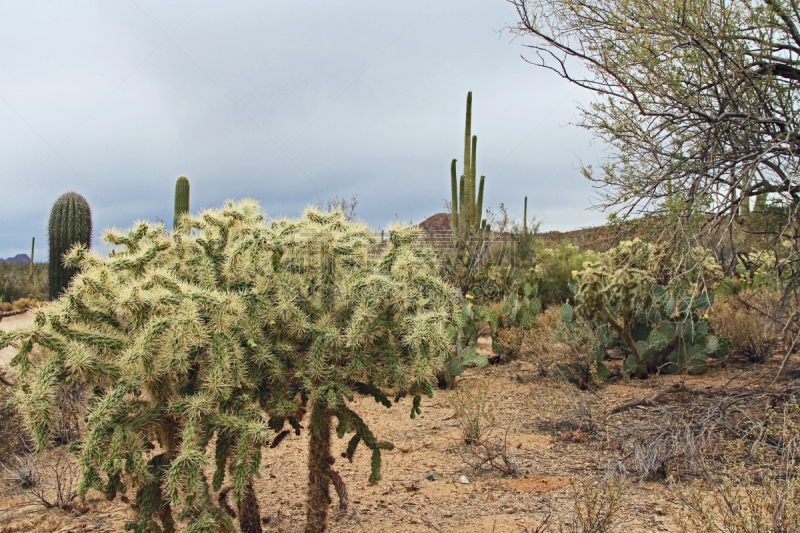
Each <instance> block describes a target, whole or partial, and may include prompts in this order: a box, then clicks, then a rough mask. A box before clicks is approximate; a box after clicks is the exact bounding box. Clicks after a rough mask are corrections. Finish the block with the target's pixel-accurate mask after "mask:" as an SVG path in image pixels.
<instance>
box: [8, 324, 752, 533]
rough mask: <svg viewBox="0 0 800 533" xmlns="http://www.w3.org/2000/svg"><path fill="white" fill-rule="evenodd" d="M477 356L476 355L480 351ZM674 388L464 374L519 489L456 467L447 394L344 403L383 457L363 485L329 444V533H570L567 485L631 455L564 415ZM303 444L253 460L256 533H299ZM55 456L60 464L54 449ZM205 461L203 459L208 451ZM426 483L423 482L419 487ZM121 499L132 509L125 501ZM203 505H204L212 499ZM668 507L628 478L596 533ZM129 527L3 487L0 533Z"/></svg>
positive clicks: (516, 372)
mask: <svg viewBox="0 0 800 533" xmlns="http://www.w3.org/2000/svg"><path fill="white" fill-rule="evenodd" d="M13 318H14V319H13V320H12V319H7V320H8V321H6V320H3V321H2V322H0V327H3V328H9V327H18V326H19V325H21V324H25V323H29V322H30V321H31V320H32V316H31V314H30V313H28V314H26V315H21V316H19V317H13ZM482 340H483V339H482ZM484 342H485V341H484ZM481 348H482V349H485V348H487V347H486V346H485V344H482V345H481ZM4 355H5V354H4ZM740 375H741V368H733V367H728V368H716V369H714V370H713V371H712V372H710V373H709V374H708V375H705V376H689V377H687V378H686V383H685V385H686V386H687V387H688V388H689V389H691V390H696V391H700V390H706V389H710V388H711V387H714V388H718V387H721V386H724V385H725V384H728V383H731V381H732V380H737V379H739V377H737V376H740ZM678 379H679V377H678V376H668V375H662V376H655V377H652V378H650V379H648V380H645V381H639V380H632V381H630V382H624V381H622V380H620V379H617V380H613V381H612V382H610V383H606V384H604V385H602V386H600V387H598V388H597V390H595V391H578V390H577V389H576V388H575V387H572V386H570V385H565V384H563V383H559V382H557V381H556V380H554V379H552V378H548V377H542V376H541V375H540V372H539V367H538V366H537V365H536V364H535V362H529V361H527V362H522V361H517V362H512V363H510V364H507V365H502V366H492V367H489V368H487V369H483V370H480V369H474V368H472V369H468V370H467V371H466V372H465V373H464V375H462V376H461V377H460V378H459V386H460V387H462V388H465V389H468V390H472V391H475V390H478V387H479V386H482V385H487V384H488V391H489V392H488V396H487V399H486V404H487V405H488V406H489V408H490V409H491V410H492V412H493V413H494V415H495V417H496V430H495V435H497V436H498V438H499V439H500V441H504V442H505V443H506V445H507V450H508V451H509V453H511V454H512V455H513V456H514V459H515V460H516V461H517V463H518V464H519V467H520V475H521V477H519V478H515V477H512V476H509V475H504V474H502V473H500V472H498V471H497V470H493V469H490V468H482V469H475V468H473V467H472V466H470V465H469V464H468V461H469V459H470V457H471V455H470V453H471V452H470V447H468V446H466V445H465V444H464V439H463V435H462V433H461V432H460V429H459V421H458V418H457V417H456V416H455V411H454V409H453V407H452V399H453V398H454V396H455V395H456V394H457V392H456V391H436V394H435V395H434V397H433V398H423V401H422V415H421V416H420V417H418V418H417V419H413V420H412V419H411V418H410V417H409V412H410V406H411V401H410V399H405V400H403V401H402V402H401V403H400V404H398V405H395V406H393V407H392V408H391V409H386V408H385V407H383V406H382V405H380V404H377V403H376V402H374V401H373V400H372V398H368V397H356V398H355V400H354V401H353V402H352V405H351V408H352V409H353V410H354V411H355V412H357V413H359V414H360V415H361V416H362V418H363V419H364V421H365V422H366V423H367V425H368V426H369V427H370V428H371V429H372V431H373V433H374V434H375V435H376V437H377V438H378V439H379V440H388V441H390V442H392V443H394V445H395V448H394V449H393V450H391V451H386V452H384V454H383V461H382V463H383V467H382V474H383V479H382V481H381V482H380V483H378V484H377V485H370V484H369V483H368V481H367V479H368V476H369V463H370V453H369V452H368V450H365V449H363V448H362V449H359V451H358V452H357V453H356V456H355V458H354V460H353V462H352V463H350V462H348V461H347V460H346V459H344V458H341V457H340V454H341V452H343V451H344V450H345V449H346V445H347V438H345V439H344V440H342V441H339V440H338V439H336V437H335V435H334V436H333V441H334V442H333V455H334V457H335V458H336V464H335V465H334V468H335V469H336V470H337V471H338V472H339V473H340V475H341V476H342V478H343V479H344V481H345V483H346V485H347V490H348V493H349V500H350V504H349V507H348V509H347V511H346V512H344V513H342V512H339V511H338V509H337V508H338V499H337V497H336V496H335V493H334V492H333V491H331V492H332V500H333V502H332V505H331V519H330V521H329V531H330V532H332V533H344V532H386V533H401V532H408V533H422V532H439V533H468V532H494V533H532V532H534V531H542V529H537V527H538V526H539V525H540V524H541V523H542V522H543V521H544V520H546V518H547V517H548V516H549V517H550V529H549V530H548V531H554V532H555V531H573V525H575V524H576V520H575V517H574V514H573V507H574V502H575V493H576V492H575V487H576V485H574V484H575V483H577V484H580V483H581V482H583V481H585V480H600V479H602V478H603V476H604V474H605V473H606V471H607V469H608V467H609V465H610V464H611V463H612V462H614V461H616V460H617V458H620V457H622V456H624V455H625V454H627V453H629V452H630V451H631V450H630V449H629V447H628V444H623V445H622V446H621V447H620V446H617V447H611V448H609V446H608V445H609V440H608V433H606V434H605V437H604V436H603V434H602V432H601V431H598V430H597V429H595V430H592V429H591V427H588V426H584V425H582V422H580V420H581V418H580V417H579V416H577V414H576V413H578V405H579V404H583V405H589V406H590V407H589V409H590V412H591V413H592V415H591V416H593V417H594V420H595V421H598V422H599V420H600V418H601V417H603V413H605V412H608V410H609V408H610V407H611V406H614V405H616V404H618V403H621V402H625V401H627V400H630V399H636V398H643V397H646V396H650V395H652V394H653V393H654V392H655V391H659V390H664V389H665V388H668V387H670V386H671V385H673V384H674V383H676V381H677V380H678ZM681 401H683V402H687V401H691V399H690V398H681V397H680V396H679V395H672V396H670V397H669V399H668V400H667V402H681ZM667 402H664V403H667ZM634 416H636V415H635V412H634V411H626V412H623V413H619V414H616V415H612V416H609V417H608V418H607V419H605V421H604V422H603V423H604V424H606V427H607V428H613V427H615V426H620V425H624V424H629V423H631V421H632V420H633V419H632V417H634ZM576 420H577V421H578V422H577V425H575V424H576V422H575V421H576ZM584 421H585V417H584ZM565 424H566V425H565ZM570 424H573V425H572V426H570ZM583 427H585V428H586V430H587V433H584V434H583V435H584V437H585V438H581V439H578V440H577V441H575V440H574V439H569V438H564V435H565V432H569V430H570V429H573V430H577V429H581V428H583ZM307 445H308V440H307V435H306V433H305V432H303V433H301V435H299V436H295V435H294V434H291V435H290V436H289V437H287V438H286V439H285V440H284V441H283V442H282V443H281V444H280V445H279V446H278V447H277V448H275V449H265V450H264V451H263V456H262V461H261V465H262V466H261V471H260V473H261V477H260V478H259V479H258V480H256V482H255V488H256V493H257V495H258V498H259V501H260V505H261V516H262V523H263V530H264V532H272V533H299V532H301V531H302V530H303V524H304V519H305V511H304V501H305V491H306V483H307V475H308V473H307V469H306V467H305V464H306V457H307V454H308V451H307ZM48 453H53V452H48ZM58 453H62V454H66V451H65V448H64V447H62V448H61V451H60V452H58ZM209 453H210V456H213V449H210V450H209ZM47 464H52V462H50V463H47ZM431 472H433V473H434V475H433V477H434V478H435V479H434V480H428V479H426V475H428V474H429V473H431ZM209 474H210V472H209ZM462 476H465V478H462ZM577 486H579V485H577ZM48 490H49V489H48ZM126 496H127V498H128V499H129V500H130V501H133V500H134V495H133V494H127V495H126ZM213 497H214V498H215V499H216V495H213ZM679 508H680V505H679V502H678V498H677V496H676V494H675V493H674V491H673V490H672V489H671V488H670V487H669V486H668V485H667V484H665V483H664V482H662V481H644V482H638V481H637V480H636V479H635V478H631V479H629V481H628V482H627V483H626V485H625V487H624V492H623V495H622V500H621V505H620V508H619V511H618V513H617V517H616V519H615V521H614V523H613V525H612V527H611V528H610V529H608V530H607V531H618V532H622V531H624V532H625V533H644V532H661V531H677V527H676V525H675V523H674V521H673V518H672V517H673V514H674V513H675V512H678V510H679ZM133 517H134V511H133V510H132V509H131V508H130V507H129V505H127V504H125V503H123V502H122V501H121V499H120V498H119V497H118V498H117V499H116V500H115V501H113V502H107V501H105V500H104V499H103V498H102V497H101V496H100V495H99V494H96V493H90V495H89V498H88V500H87V502H86V504H85V505H84V504H80V505H76V506H75V507H74V508H71V509H69V510H68V511H67V512H65V511H62V510H60V509H57V508H54V509H43V508H42V506H41V505H36V504H35V502H33V500H32V498H31V495H30V493H29V492H28V493H26V492H25V491H21V490H18V489H17V490H12V489H9V488H6V489H5V490H3V491H2V492H0V533H22V532H56V533H73V532H76V533H77V532H88V531H97V532H100V531H102V532H117V531H123V529H124V524H125V523H126V522H127V521H129V520H131V519H133ZM560 527H561V528H563V529H560ZM178 531H184V527H183V526H182V525H181V526H180V527H179V529H178ZM575 531H580V528H578V529H575Z"/></svg>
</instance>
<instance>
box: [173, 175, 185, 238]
mask: <svg viewBox="0 0 800 533" xmlns="http://www.w3.org/2000/svg"><path fill="white" fill-rule="evenodd" d="M188 212H189V179H188V178H187V177H186V176H180V177H179V178H178V181H176V182H175V217H174V218H173V220H172V229H175V228H176V227H178V222H180V220H181V215H182V214H183V213H188Z"/></svg>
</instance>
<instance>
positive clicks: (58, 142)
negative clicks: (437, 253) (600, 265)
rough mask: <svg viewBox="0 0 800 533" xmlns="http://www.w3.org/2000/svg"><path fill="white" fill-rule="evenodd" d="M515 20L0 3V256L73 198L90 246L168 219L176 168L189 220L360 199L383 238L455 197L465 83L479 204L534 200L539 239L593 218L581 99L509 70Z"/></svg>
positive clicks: (375, 10)
mask: <svg viewBox="0 0 800 533" xmlns="http://www.w3.org/2000/svg"><path fill="white" fill-rule="evenodd" d="M198 6H199V7H198ZM513 22H514V15H513V13H512V11H511V9H510V5H509V4H507V3H506V2H504V1H503V0H492V1H481V2H477V1H476V2H463V1H462V2H456V1H454V0H435V1H433V2H430V0H424V1H416V0H414V1H406V2H391V3H389V2H386V3H384V2H373V3H363V2H351V1H345V0H340V1H337V2H330V1H327V2H324V1H317V2H303V3H289V2H280V3H278V2H269V3H267V2H222V1H221V0H206V1H205V2H200V1H199V0H193V1H182V2H160V1H156V0H153V1H143V0H137V2H132V1H131V2H113V3H110V2H97V1H85V2H70V3H51V2H45V1H39V2H24V3H23V2H15V3H3V4H2V5H0V72H3V76H2V77H0V98H2V100H3V101H2V102H0V123H2V124H3V127H2V128H0V176H1V177H0V183H1V184H2V187H0V202H2V204H0V219H1V220H2V221H3V222H2V225H3V228H4V231H3V234H2V235H3V236H2V240H0V257H6V256H10V255H15V254H17V253H27V252H28V251H29V250H30V238H31V237H32V236H36V240H37V242H38V243H42V244H40V245H39V246H37V249H38V252H37V258H39V259H44V258H46V253H47V252H46V246H45V243H46V240H45V239H46V235H45V230H46V224H47V218H48V216H49V210H50V205H51V204H52V202H53V201H54V200H55V199H56V198H57V197H58V196H59V195H60V194H62V193H63V192H66V191H68V190H76V191H78V192H80V193H81V194H83V195H84V196H86V198H87V199H88V200H89V202H90V204H91V205H92V208H93V219H94V226H95V237H98V236H99V234H100V231H101V230H102V229H103V228H105V227H108V226H117V227H127V226H129V225H130V224H132V223H133V222H134V221H135V220H139V219H146V220H154V219H155V218H156V217H158V218H161V219H163V220H166V221H171V219H172V200H173V191H174V183H175V178H177V176H178V175H181V174H185V175H187V176H188V177H189V179H190V182H191V187H192V190H191V209H192V211H197V210H199V209H202V208H203V207H208V206H211V205H219V204H221V203H222V202H223V201H224V200H226V199H229V198H242V197H252V198H255V199H257V200H259V201H260V202H261V204H262V206H263V208H264V209H265V211H267V212H268V213H269V214H270V215H290V216H294V215H297V214H299V213H300V211H301V210H302V208H303V207H304V206H306V205H308V204H311V203H315V202H316V201H317V199H318V198H320V197H326V196H337V195H338V196H346V197H348V198H349V197H350V196H351V195H353V194H358V199H359V205H358V210H357V214H358V215H359V216H360V217H362V218H363V219H364V220H365V221H366V222H367V223H369V224H370V226H371V227H373V228H375V229H378V228H380V227H381V226H385V225H386V224H388V223H389V222H391V221H392V220H394V219H395V217H399V218H400V219H401V220H404V221H414V222H420V221H422V220H423V219H424V218H425V217H427V216H429V215H432V214H434V213H437V212H440V211H442V206H443V202H444V200H446V199H448V198H449V194H450V183H449V165H450V160H451V159H453V158H457V159H459V168H460V166H461V161H460V160H461V157H462V153H463V127H464V124H463V123H464V109H465V100H466V93H467V91H470V90H471V91H473V96H474V101H473V132H474V133H475V134H476V135H478V163H477V164H478V172H479V173H480V174H485V175H486V176H487V184H486V200H485V205H487V206H490V207H492V208H493V209H495V210H496V207H497V206H498V204H500V203H501V202H502V203H504V204H505V205H506V206H507V207H508V209H509V213H510V214H512V215H514V216H517V217H521V215H522V197H523V196H526V195H527V196H528V198H529V212H532V213H533V214H535V215H537V218H539V219H540V220H541V221H542V222H543V226H542V227H543V229H544V230H550V229H559V230H568V229H573V228H576V227H581V226H587V225H592V224H597V223H600V222H602V216H601V215H600V214H599V213H597V212H594V211H587V208H588V207H589V206H590V205H591V203H590V200H589V197H590V195H591V193H592V191H591V188H590V187H588V186H587V184H586V183H585V181H584V180H583V178H582V177H581V176H580V173H579V171H578V166H579V164H580V161H581V160H582V161H583V162H584V163H596V161H597V160H598V158H599V157H600V156H601V155H602V153H601V150H600V147H597V146H591V145H590V140H591V136H590V135H589V134H588V133H587V132H585V131H582V130H579V129H578V128H577V127H575V126H569V125H568V123H569V122H570V121H572V120H574V114H575V102H576V101H578V100H583V101H588V95H586V94H584V93H582V92H580V91H577V90H574V89H573V88H572V87H571V86H569V85H568V84H566V83H565V82H563V81H561V80H560V79H559V78H558V77H557V76H556V75H554V74H552V73H550V72H547V71H544V70H541V69H537V68H534V67H532V66H529V65H527V64H526V63H525V62H524V61H523V60H522V59H520V57H519V56H520V54H521V53H524V52H525V49H524V48H523V47H522V43H521V42H520V41H519V40H516V41H513V42H512V41H511V38H512V37H513V36H512V35H509V34H508V33H507V32H503V31H502V30H503V27H504V26H505V25H506V24H511V23H513ZM176 28H177V29H176ZM162 29H163V31H162ZM164 32H166V33H172V35H171V38H168V37H167V35H166V34H165V33H164ZM173 40H174V42H173ZM51 147H52V148H56V147H58V149H57V152H56V153H54V154H51ZM284 149H285V153H282V152H283V150H284ZM48 154H50V155H49V156H48ZM20 183H21V184H20Z"/></svg>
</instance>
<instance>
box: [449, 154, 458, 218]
mask: <svg viewBox="0 0 800 533" xmlns="http://www.w3.org/2000/svg"><path fill="white" fill-rule="evenodd" d="M450 189H451V191H450V192H451V195H452V199H451V202H450V229H452V230H453V231H456V230H457V229H458V205H459V204H458V178H456V160H455V159H453V162H452V163H450Z"/></svg>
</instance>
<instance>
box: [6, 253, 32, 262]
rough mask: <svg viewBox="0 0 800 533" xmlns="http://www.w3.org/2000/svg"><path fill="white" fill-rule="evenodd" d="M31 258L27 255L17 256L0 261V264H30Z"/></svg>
mask: <svg viewBox="0 0 800 533" xmlns="http://www.w3.org/2000/svg"><path fill="white" fill-rule="evenodd" d="M30 262H31V258H30V257H28V255H27V254H17V255H15V256H14V257H9V258H8V259H0V263H30Z"/></svg>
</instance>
